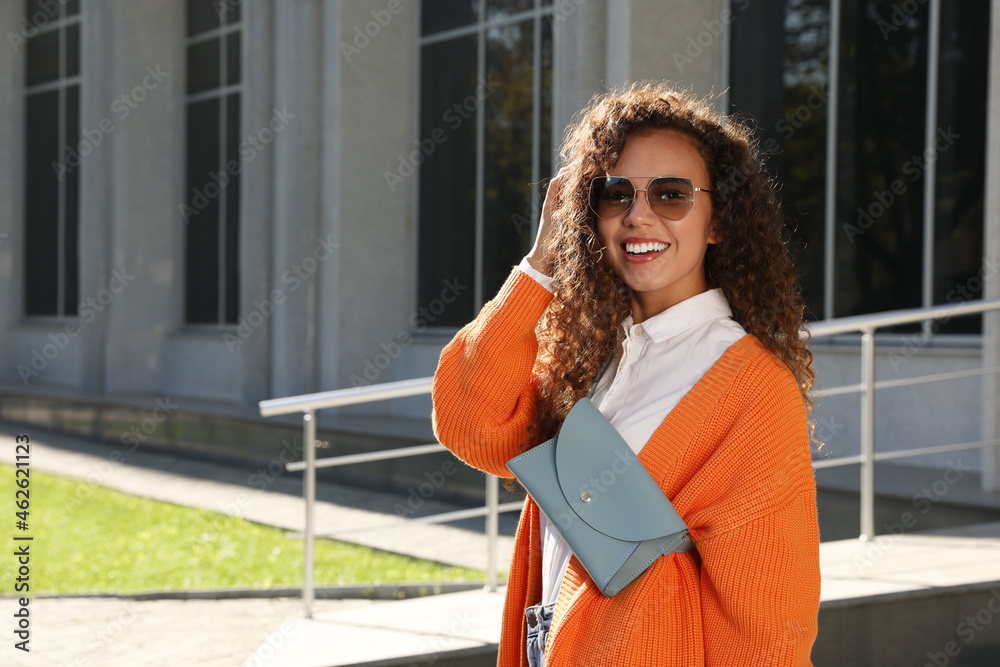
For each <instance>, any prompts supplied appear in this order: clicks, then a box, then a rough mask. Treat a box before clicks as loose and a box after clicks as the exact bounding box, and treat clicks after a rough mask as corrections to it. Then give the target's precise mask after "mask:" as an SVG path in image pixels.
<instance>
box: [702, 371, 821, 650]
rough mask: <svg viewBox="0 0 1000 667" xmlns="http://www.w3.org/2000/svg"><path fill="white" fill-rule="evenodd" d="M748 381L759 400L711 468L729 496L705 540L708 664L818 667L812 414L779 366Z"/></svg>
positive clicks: (747, 389)
mask: <svg viewBox="0 0 1000 667" xmlns="http://www.w3.org/2000/svg"><path fill="white" fill-rule="evenodd" d="M743 380H744V382H745V384H744V385H743V387H742V388H740V389H739V391H740V393H741V394H745V395H748V396H752V399H750V400H746V401H745V402H744V407H743V408H742V409H741V410H740V411H739V415H738V416H737V417H736V419H735V420H734V422H733V425H732V427H731V429H730V430H729V432H728V433H727V436H726V438H725V440H724V442H723V444H722V445H720V447H719V448H718V450H717V452H716V456H715V458H716V460H715V461H713V462H711V463H710V464H709V467H710V468H714V470H713V472H714V474H716V475H717V476H718V478H717V480H716V484H717V485H718V488H719V489H721V491H720V494H719V497H718V498H717V502H716V503H715V504H714V506H713V507H712V508H711V509H710V510H709V511H708V513H709V514H714V516H711V517H702V518H701V522H702V527H701V530H700V534H698V535H696V537H695V541H696V542H697V544H698V553H699V555H700V556H701V559H702V569H701V581H702V600H703V605H702V621H703V628H704V638H705V656H706V661H705V665H706V667H728V666H730V665H774V666H776V667H793V666H794V667H804V666H807V665H808V666H811V665H812V663H811V661H810V652H811V650H812V645H813V642H814V641H815V639H816V633H817V617H818V614H819V595H820V571H819V525H818V521H817V513H816V482H815V475H814V474H813V469H812V464H811V456H810V453H809V440H808V436H807V431H806V414H805V407H804V405H803V401H802V398H801V395H800V393H799V390H798V387H797V385H796V384H795V380H794V378H793V377H792V375H791V373H790V372H789V371H788V370H787V368H785V367H784V365H783V364H781V362H780V361H778V360H777V359H768V360H767V361H766V362H765V363H763V364H761V368H758V372H756V373H754V374H752V375H748V376H747V377H745V378H743Z"/></svg>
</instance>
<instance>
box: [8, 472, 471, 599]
mask: <svg viewBox="0 0 1000 667" xmlns="http://www.w3.org/2000/svg"><path fill="white" fill-rule="evenodd" d="M30 481H31V486H30V492H31V497H30V501H31V507H30V515H29V519H28V523H29V530H28V531H26V532H22V531H18V530H16V529H15V527H14V523H15V521H16V520H17V518H16V517H15V515H14V513H15V511H16V508H15V506H14V491H15V488H16V487H15V485H14V468H13V466H10V465H0V492H2V494H3V496H2V498H0V507H3V508H4V509H5V510H6V511H4V512H3V515H4V516H5V517H6V521H7V522H8V528H7V530H6V531H5V532H6V533H7V534H8V537H7V538H6V539H7V540H8V544H14V542H13V541H11V540H10V536H12V535H15V534H16V535H31V536H33V537H34V540H33V541H32V542H19V543H17V544H19V545H20V544H30V545H31V563H30V567H31V593H32V594H33V595H35V594H40V593H97V592H102V593H126V592H128V593H134V592H139V591H165V590H192V589H206V588H226V587H233V588H273V587H285V586H300V585H301V584H302V548H303V542H302V540H293V539H289V538H287V537H285V532H284V531H282V530H279V529H276V528H271V527H268V526H262V525H260V524H256V523H252V522H249V521H245V520H243V519H239V518H233V517H229V516H226V515H224V514H219V513H216V512H209V511H207V510H199V509H192V508H189V507H182V506H179V505H173V504H171V503H164V502H159V501H155V500H148V499H146V498H139V497H137V496H130V495H127V494H124V493H120V492H118V491H114V490H111V489H107V488H104V487H101V486H96V485H94V484H89V483H87V482H80V481H77V480H73V479H67V478H64V477H59V476H56V475H49V474H45V473H41V472H38V471H35V470H32V471H31V478H30ZM4 551H5V555H3V556H2V557H0V572H2V577H0V593H7V594H10V593H13V592H14V584H15V582H14V577H15V576H16V575H14V574H13V572H14V570H15V568H16V563H15V558H14V557H13V556H12V555H11V553H10V552H11V551H13V549H9V550H8V549H4ZM484 577H485V575H484V574H483V573H482V572H476V571H473V570H466V569H462V568H452V567H444V566H441V565H437V564H435V563H431V562H428V561H422V560H418V559H415V558H408V557H405V556H398V555H396V554H390V553H386V552H383V551H378V550H375V549H368V548H365V547H359V546H355V545H352V544H344V543H341V542H335V541H332V540H317V541H316V577H315V581H316V583H317V585H324V584H326V585H329V584H359V583H398V582H440V581H470V580H476V581H481V580H483V579H484Z"/></svg>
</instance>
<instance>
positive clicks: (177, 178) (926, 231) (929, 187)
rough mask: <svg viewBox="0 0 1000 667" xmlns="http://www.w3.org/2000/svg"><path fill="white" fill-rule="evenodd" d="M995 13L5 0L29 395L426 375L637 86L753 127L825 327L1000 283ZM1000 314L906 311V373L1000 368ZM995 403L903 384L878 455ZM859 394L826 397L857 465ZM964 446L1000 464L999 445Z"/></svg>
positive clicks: (989, 397)
mask: <svg viewBox="0 0 1000 667" xmlns="http://www.w3.org/2000/svg"><path fill="white" fill-rule="evenodd" d="M997 5H998V3H997V2H993V1H991V0H963V2H955V3H944V2H940V1H939V0H893V1H890V0H876V1H872V2H850V1H848V0H839V1H838V0H826V1H819V0H774V1H765V0H761V1H759V2H751V1H750V0H728V1H725V2H723V1H722V0H708V1H698V2H696V1H694V0H669V1H654V0H461V1H448V2H444V1H441V0H438V1H435V0H423V1H422V2H421V1H420V0H371V1H361V0H358V1H353V0H345V1H343V2H338V1H336V0H142V1H141V2H135V1H133V0H25V1H24V2H22V1H20V0H18V1H12V2H5V3H0V34H2V35H4V36H5V41H6V42H7V44H6V45H4V46H3V47H2V48H0V91H2V95H0V105H2V116H3V118H5V119H6V120H7V122H5V123H3V124H2V126H0V137H2V139H0V151H2V152H3V158H4V159H3V160H2V161H0V276H2V277H3V282H4V285H6V286H7V289H5V290H2V291H0V322H2V325H0V384H2V386H0V408H2V410H3V412H2V416H3V417H5V418H8V419H16V420H20V421H32V420H34V421H38V422H39V423H44V422H45V420H46V418H45V417H44V416H39V415H51V414H54V413H53V412H52V410H56V411H57V412H58V406H59V405H63V406H67V405H71V406H73V410H75V411H77V412H78V413H79V414H78V415H77V416H76V417H71V416H65V415H64V417H65V419H67V421H69V422H73V421H74V420H75V421H76V422H80V421H87V420H88V419H89V420H93V419H98V417H96V416H95V415H105V414H107V413H109V412H111V411H113V410H114V409H115V408H116V407H120V406H128V405H134V404H136V403H137V402H138V403H142V404H144V405H153V402H154V401H156V400H160V401H163V400H167V399H169V401H172V402H173V403H169V404H170V405H173V404H176V405H179V406H180V407H179V408H177V411H178V412H179V413H191V414H198V415H199V418H200V419H202V420H209V421H211V419H212V418H213V416H217V417H219V418H220V419H221V418H225V419H226V420H230V421H229V422H227V423H232V420H236V421H242V422H243V423H246V424H255V423H257V416H256V415H257V409H256V405H257V402H258V401H260V400H263V399H267V398H273V397H280V396H289V395H294V394H303V393H310V392H317V391H325V390H331V389H339V388H344V387H351V386H359V385H363V384H373V383H380V382H387V381H393V380H399V379H407V378H413V377H422V376H427V375H430V374H432V373H433V370H434V367H435V364H436V361H437V357H438V354H439V353H440V350H441V348H442V346H443V345H444V343H445V342H447V340H448V339H449V338H450V336H451V335H452V334H453V333H454V332H455V331H456V330H457V328H458V327H460V326H461V325H462V324H464V323H465V322H467V321H469V320H471V319H472V318H473V317H474V316H475V313H476V312H477V311H478V309H479V307H480V306H481V305H482V303H483V302H485V301H486V300H488V299H489V298H490V297H491V296H492V295H493V294H494V293H495V292H496V290H497V288H498V287H499V286H500V284H502V282H503V279H504V277H505V276H506V275H507V273H508V272H509V271H510V269H511V267H512V266H513V265H515V264H517V262H518V261H519V260H520V258H521V257H522V256H523V255H524V254H525V252H526V251H527V250H528V248H530V246H531V243H532V240H533V235H534V230H535V224H536V220H537V216H538V211H539V207H540V205H541V201H542V196H543V187H542V184H543V183H544V181H545V179H546V178H547V177H548V176H549V175H551V174H552V173H553V172H554V171H555V170H556V169H557V166H558V146H559V142H560V140H561V138H562V135H563V131H564V129H565V128H566V126H567V124H568V123H569V122H570V121H571V119H572V117H573V115H574V114H575V113H576V112H577V111H579V110H580V109H581V108H582V107H583V106H584V105H585V104H586V103H587V102H588V100H590V99H591V97H592V96H593V95H595V94H597V93H600V92H602V91H605V90H607V89H608V88H609V87H610V86H614V85H617V84H621V83H625V82H628V81H634V80H649V79H653V80H659V79H667V80H670V81H673V82H675V83H678V84H680V85H684V86H687V87H689V88H691V89H692V90H693V91H694V92H696V93H698V94H710V93H714V94H716V95H718V103H719V104H720V105H722V106H723V108H724V109H725V110H726V111H728V112H731V113H738V114H740V115H741V116H743V117H745V118H747V119H748V120H749V121H750V122H752V123H754V124H755V126H756V127H757V128H758V134H759V137H760V141H761V148H762V150H763V152H764V153H765V154H766V155H767V160H768V166H769V167H770V168H771V170H772V171H773V173H774V174H775V176H776V178H777V180H778V181H779V182H780V183H781V195H782V201H783V205H784V208H785V211H786V218H787V220H788V225H789V232H790V235H791V238H792V245H793V252H794V253H795V255H796V258H797V260H798V262H799V265H800V267H801V268H802V270H803V274H804V275H803V286H804V291H805V294H806V297H807V302H808V305H809V310H810V316H811V318H812V319H816V320H824V319H830V318H836V317H843V316H849V315H858V314H866V313H875V312H881V311H886V310H894V309H900V308H911V307H920V306H929V305H935V304H942V303H949V302H960V301H968V300H975V299H980V298H987V297H997V296H1000V275H998V274H1000V231H998V223H997V220H998V217H997V213H998V212H1000V211H998V208H997V201H996V193H995V192H992V191H991V190H990V188H988V187H986V184H987V183H991V182H995V181H996V178H997V175H998V174H1000V171H998V166H1000V139H998V137H1000V133H998V132H997V129H998V128H1000V124H998V122H1000V115H998V114H1000V111H998V109H1000V98H998V92H997V91H998V88H1000V87H998V86H997V85H996V84H997V83H998V81H1000V79H998V76H1000V74H998V72H1000V67H998V64H997V58H998V56H997V49H996V46H995V45H997V44H1000V31H998V28H997V26H998V25H1000V22H998V19H997V16H998V13H1000V12H998V11H997V9H998V7H997ZM979 321H980V320H979V318H965V319H956V320H954V321H949V322H935V323H932V324H933V327H934V328H933V331H934V335H933V336H929V335H925V334H924V333H922V330H921V329H920V328H919V327H914V328H910V329H905V328H904V329H897V330H889V331H885V332H880V336H879V339H878V340H879V349H878V354H879V366H878V369H877V371H878V375H879V377H880V378H892V377H907V376H913V375H922V374H926V373H930V372H943V371H947V370H955V369H965V368H974V367H977V366H981V365H984V364H985V365H996V364H997V363H998V361H997V359H998V356H1000V354H998V351H1000V337H998V333H997V330H998V328H997V325H996V321H997V318H996V317H989V318H984V319H983V322H984V325H983V326H980V324H979ZM814 352H815V354H816V358H817V361H816V365H817V369H818V372H819V379H820V384H821V385H823V386H832V385H836V384H842V383H850V382H857V381H858V358H859V357H858V347H857V340H856V339H851V338H850V337H846V338H844V339H839V340H836V341H833V342H829V341H824V342H823V343H818V344H817V345H816V346H815V347H814ZM997 397H998V393H997V391H996V384H995V380H993V379H991V378H986V379H983V378H979V377H975V378H967V379H964V380H960V381H955V382H953V383H938V384H934V385H922V386H920V387H916V388H912V389H906V390H895V393H892V392H889V391H887V392H885V393H880V394H879V398H878V401H879V406H878V419H879V422H878V426H877V442H878V447H879V449H902V448H909V447H914V446H919V445H932V444H943V443H952V442H972V441H977V440H986V439H991V438H996V437H997V431H998V430H1000V427H998V424H997V416H996V415H997V412H998V409H997V408H998V405H1000V404H998V402H997V401H998V398H997ZM53 406H56V407H55V408H54V407H53ZM94 406H99V407H98V408H95V407H94ZM42 407H45V409H44V410H41V411H40V412H39V410H40V409H41V408H42ZM429 409H430V404H429V400H428V399H427V398H426V397H421V398H413V399H405V400H397V401H392V402H389V403H384V404H372V405H368V406H364V407H363V408H356V409H353V410H351V411H346V410H345V411H341V412H340V413H332V414H328V415H324V416H323V420H324V422H323V423H325V424H326V425H327V426H328V427H330V428H334V429H336V428H338V427H339V426H341V425H347V424H349V423H353V424H363V425H364V428H365V429H366V430H367V431H370V432H375V433H378V432H385V433H399V432H402V431H405V430H406V429H408V428H411V427H412V428H416V429H418V430H420V429H421V428H422V429H424V430H426V426H423V427H417V426H414V424H416V422H417V421H421V422H426V417H427V416H428V414H429ZM857 409H858V408H857V397H856V395H855V396H851V397H833V398H829V399H824V400H822V401H820V402H819V403H818V409H817V413H816V414H817V416H818V417H819V418H820V419H821V420H822V421H821V425H820V430H819V434H820V436H821V437H824V439H825V440H826V441H827V442H828V443H829V447H830V448H831V449H832V450H833V454H834V455H842V454H850V453H854V452H856V450H857V445H856V441H857V437H858V433H859V427H858V419H857V416H856V415H857ZM32 415H34V416H32ZM944 416H946V417H947V418H943V417H944ZM101 418H102V419H103V417H101ZM352 420H354V421H352ZM359 420H360V421H359ZM345 427H346V426H345ZM164 428H166V427H164ZM209 430H210V429H209ZM123 437H124V436H123ZM962 456H963V457H964V458H963V460H964V461H966V462H967V463H969V464H970V465H972V466H973V467H974V469H975V470H977V471H978V472H981V473H982V474H983V483H984V485H985V486H986V487H987V488H992V489H996V488H997V486H998V483H1000V481H998V480H1000V462H998V457H997V456H995V455H993V454H992V453H990V452H988V451H987V452H985V453H984V454H983V456H982V457H980V453H979V451H978V450H973V451H970V452H967V453H963V454H962ZM950 458H954V457H948V456H946V455H940V456H926V457H921V458H920V459H917V460H914V461H912V463H916V464H922V465H928V466H941V465H942V464H945V463H946V462H947V461H948V460H949V459H950Z"/></svg>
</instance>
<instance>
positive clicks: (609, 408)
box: [518, 259, 746, 604]
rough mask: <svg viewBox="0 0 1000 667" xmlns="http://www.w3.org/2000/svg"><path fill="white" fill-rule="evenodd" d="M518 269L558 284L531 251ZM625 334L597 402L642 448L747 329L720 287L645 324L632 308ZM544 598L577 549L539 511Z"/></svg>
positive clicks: (554, 590) (550, 597)
mask: <svg viewBox="0 0 1000 667" xmlns="http://www.w3.org/2000/svg"><path fill="white" fill-rule="evenodd" d="M518 268H519V269H521V270H522V271H524V272H525V273H527V274H528V275H529V276H531V277H532V278H533V279H535V280H536V281H537V282H538V283H539V284H540V285H542V286H543V287H545V288H546V289H548V290H549V291H552V279H551V278H549V277H548V276H545V275H544V274H542V273H540V272H538V271H537V270H535V269H534V268H533V267H532V266H531V265H530V264H528V262H527V259H525V260H522V261H521V264H520V265H519V266H518ZM622 326H623V328H624V329H625V339H624V341H623V342H622V347H621V349H620V350H619V351H618V354H617V355H616V356H615V358H614V359H612V361H611V363H610V364H609V365H608V368H607V370H606V371H605V372H604V375H603V376H602V377H601V379H600V381H599V382H598V383H597V388H596V389H595V391H594V395H593V396H592V399H591V400H593V402H594V405H595V406H596V407H597V409H598V410H600V411H601V413H602V414H603V415H604V416H605V417H607V418H608V421H610V422H611V424H612V425H613V426H614V427H615V428H616V429H617V430H618V432H619V433H620V434H621V436H622V438H624V440H625V442H627V443H628V445H629V447H631V448H632V451H634V452H635V453H636V454H638V453H639V452H640V451H641V450H642V448H643V446H644V445H645V444H646V442H648V441H649V438H650V436H652V435H653V432H654V431H655V430H656V429H657V427H659V425H660V424H661V423H663V420H664V418H666V416H667V414H668V413H669V412H670V411H671V410H672V409H673V408H674V406H676V405H677V404H678V403H679V402H680V400H681V399H682V398H683V397H684V395H685V394H686V393H687V392H688V391H689V390H690V389H691V387H693V386H694V385H695V383H697V382H698V380H700V379H701V377H702V376H703V375H704V374H705V373H706V372H707V371H708V369H709V368H711V367H712V366H713V365H714V364H715V362H716V361H718V359H719V357H721V356H722V354H723V353H724V352H725V351H726V350H727V349H728V348H729V346H730V345H732V344H733V343H735V342H736V341H738V340H739V339H740V338H742V337H743V336H744V335H746V331H745V330H744V329H743V327H741V326H740V325H739V324H738V323H737V322H736V321H734V320H733V319H732V311H731V310H730V308H729V303H728V301H727V300H726V297H725V295H723V293H722V290H721V289H718V288H716V289H710V290H708V291H706V292H702V293H701V294H696V295H695V296H693V297H690V298H688V299H685V300H684V301H682V302H680V303H678V304H677V305H675V306H671V307H670V308H667V309H666V310H664V311H663V312H662V313H659V314H657V315H654V316H653V317H651V318H649V319H648V320H646V321H645V322H643V323H642V324H633V323H632V316H631V315H629V316H628V317H627V318H626V319H625V322H624V323H623V324H622ZM539 519H540V528H541V538H542V600H541V602H542V604H550V603H552V602H555V601H556V597H557V595H558V593H559V586H560V584H561V583H562V579H563V575H565V573H566V566H567V565H568V564H569V559H570V556H571V555H572V553H573V552H572V551H571V550H570V548H569V545H568V544H566V541H565V540H563V539H562V537H561V536H560V535H559V533H558V532H556V530H555V528H554V526H553V525H552V523H551V522H550V521H549V520H548V517H546V516H545V513H544V512H539Z"/></svg>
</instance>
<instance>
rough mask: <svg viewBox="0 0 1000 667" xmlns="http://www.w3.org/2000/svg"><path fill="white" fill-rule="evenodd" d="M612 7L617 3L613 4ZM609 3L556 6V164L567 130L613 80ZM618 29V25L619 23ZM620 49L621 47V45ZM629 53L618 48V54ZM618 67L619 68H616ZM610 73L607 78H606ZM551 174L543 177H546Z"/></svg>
mask: <svg viewBox="0 0 1000 667" xmlns="http://www.w3.org/2000/svg"><path fill="white" fill-rule="evenodd" d="M612 4H625V5H626V7H627V3H617V2H615V0H612ZM607 20H608V2H606V1H605V0H588V1H587V2H583V3H573V2H567V1H564V2H556V4H555V14H554V16H553V19H552V23H553V25H552V33H553V34H552V39H553V47H552V48H553V52H554V56H555V58H554V62H553V71H552V129H553V132H552V141H553V142H554V143H555V144H556V145H554V146H553V147H552V149H553V160H552V164H553V165H555V164H557V162H556V160H555V157H556V154H557V153H558V149H559V145H558V144H559V142H561V141H562V138H563V130H564V129H565V128H566V126H567V125H569V122H570V121H571V120H572V118H573V116H574V115H575V114H576V113H577V112H578V111H580V109H582V108H583V107H585V106H586V105H587V103H588V102H589V101H590V99H591V98H592V97H593V96H594V95H596V94H597V93H601V92H604V89H605V85H604V81H605V80H606V79H607V80H611V79H613V77H612V76H611V73H610V64H609V62H608V58H609V57H610V56H611V55H612V54H611V53H609V52H610V51H611V49H609V48H608V45H609V44H610V42H611V35H610V34H609V29H608V26H607V25H606V23H607ZM616 26H617V23H616ZM619 46H620V44H619ZM618 53H626V51H625V50H624V49H621V48H616V49H615V54H618ZM616 66H618V65H616ZM605 73H607V76H606V75H605ZM548 175H549V174H541V176H543V177H545V176H548Z"/></svg>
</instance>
